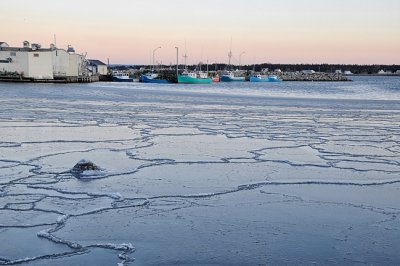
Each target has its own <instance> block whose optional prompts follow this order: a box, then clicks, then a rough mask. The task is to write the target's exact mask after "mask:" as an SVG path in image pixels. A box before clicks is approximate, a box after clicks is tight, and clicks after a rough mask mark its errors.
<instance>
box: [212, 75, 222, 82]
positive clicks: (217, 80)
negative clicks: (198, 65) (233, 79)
mask: <svg viewBox="0 0 400 266" xmlns="http://www.w3.org/2000/svg"><path fill="white" fill-rule="evenodd" d="M220 81H221V80H220V77H219V76H215V77H213V78H212V82H220Z"/></svg>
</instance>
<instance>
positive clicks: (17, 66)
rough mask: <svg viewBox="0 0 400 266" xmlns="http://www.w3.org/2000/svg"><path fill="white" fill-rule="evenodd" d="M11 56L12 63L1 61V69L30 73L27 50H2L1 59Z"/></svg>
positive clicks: (0, 52)
mask: <svg viewBox="0 0 400 266" xmlns="http://www.w3.org/2000/svg"><path fill="white" fill-rule="evenodd" d="M6 58H11V59H12V61H11V62H10V63H0V71H11V72H15V71H16V72H18V73H19V74H21V73H23V74H24V76H27V75H28V74H29V71H28V53H27V52H26V51H0V60H5V59H6Z"/></svg>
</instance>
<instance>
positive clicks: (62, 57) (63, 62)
mask: <svg viewBox="0 0 400 266" xmlns="http://www.w3.org/2000/svg"><path fill="white" fill-rule="evenodd" d="M52 60H53V75H54V77H66V76H67V73H68V68H69V53H67V51H65V50H61V49H56V50H53V51H52Z"/></svg>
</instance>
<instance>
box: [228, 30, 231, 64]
mask: <svg viewBox="0 0 400 266" xmlns="http://www.w3.org/2000/svg"><path fill="white" fill-rule="evenodd" d="M228 57H229V63H228V70H229V68H231V70H232V67H231V58H232V37H231V46H230V48H229V53H228Z"/></svg>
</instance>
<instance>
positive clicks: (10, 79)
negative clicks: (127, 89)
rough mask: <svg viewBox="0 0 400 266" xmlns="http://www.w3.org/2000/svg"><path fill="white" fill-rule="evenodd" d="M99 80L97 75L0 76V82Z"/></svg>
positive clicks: (76, 81)
mask: <svg viewBox="0 0 400 266" xmlns="http://www.w3.org/2000/svg"><path fill="white" fill-rule="evenodd" d="M98 81H100V78H99V76H81V77H62V78H54V79H34V78H25V77H21V76H19V77H16V76H0V82H16V83H91V82H98Z"/></svg>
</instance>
